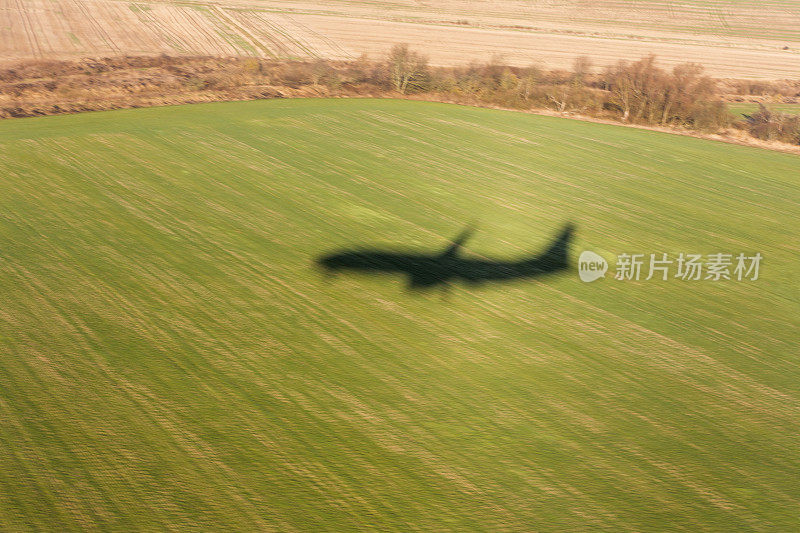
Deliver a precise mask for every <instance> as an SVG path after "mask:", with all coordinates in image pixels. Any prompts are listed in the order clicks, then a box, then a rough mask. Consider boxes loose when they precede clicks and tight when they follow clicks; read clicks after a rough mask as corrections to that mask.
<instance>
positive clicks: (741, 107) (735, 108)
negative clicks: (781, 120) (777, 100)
mask: <svg viewBox="0 0 800 533" xmlns="http://www.w3.org/2000/svg"><path fill="white" fill-rule="evenodd" d="M766 105H767V107H768V108H769V109H771V110H773V111H777V112H780V113H789V114H791V115H797V114H800V104H771V103H770V104H766ZM728 109H730V111H731V113H733V114H734V115H747V114H750V113H755V112H756V111H758V104H754V103H749V102H745V103H733V104H728Z"/></svg>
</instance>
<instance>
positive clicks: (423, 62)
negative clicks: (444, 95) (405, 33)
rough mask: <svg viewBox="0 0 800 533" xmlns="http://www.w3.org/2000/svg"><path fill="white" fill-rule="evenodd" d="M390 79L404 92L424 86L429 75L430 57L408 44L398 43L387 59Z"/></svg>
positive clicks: (395, 86) (396, 87)
mask: <svg viewBox="0 0 800 533" xmlns="http://www.w3.org/2000/svg"><path fill="white" fill-rule="evenodd" d="M387 67H388V69H389V79H390V81H391V83H392V85H393V86H394V88H395V89H397V90H398V91H400V92H401V93H403V94H406V93H407V92H409V91H412V90H417V89H421V88H423V84H424V81H425V79H426V78H427V76H428V58H426V57H425V56H423V55H420V54H418V53H417V52H413V51H411V50H409V48H408V45H407V44H396V45H394V46H393V47H392V50H391V51H390V52H389V58H388V60H387Z"/></svg>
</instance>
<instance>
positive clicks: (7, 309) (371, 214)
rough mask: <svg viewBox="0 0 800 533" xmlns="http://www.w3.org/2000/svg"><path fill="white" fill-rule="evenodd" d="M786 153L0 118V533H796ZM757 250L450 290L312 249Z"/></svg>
mask: <svg viewBox="0 0 800 533" xmlns="http://www.w3.org/2000/svg"><path fill="white" fill-rule="evenodd" d="M799 219H800V157H797V156H794V155H790V154H783V153H777V152H770V151H765V150H759V149H755V148H749V147H743V146H736V145H729V144H722V143H717V142H712V141H706V140H700V139H695V138H690V137H683V136H675V135H668V134H664V133H658V132H652V131H644V130H638V129H629V128H625V127H619V126H609V125H602V124H592V123H584V122H578V121H572V120H567V119H561V118H554V117H542V116H533V115H528V114H522V113H513V112H505V111H495V110H487V109H477V108H468V107H458V106H451V105H444V104H434V103H422V102H408V101H392V100H291V101H287V100H272V101H259V102H243V103H221V104H208V105H196V106H183V107H166V108H152V109H139V110H125V111H114V112H108V113H89V114H82V115H74V116H56V117H44V118H34V119H15V120H7V121H3V122H2V123H0V295H2V306H0V355H1V356H2V363H1V364H0V530H3V531H14V530H35V529H49V530H59V531H62V530H78V529H82V528H87V527H88V528H89V529H103V530H117V531H131V530H136V529H146V530H151V531H153V530H163V529H167V528H174V529H188V528H191V527H195V528H198V529H199V530H206V531H208V530H221V531H229V530H248V531H253V530H261V531H268V530H276V531H352V530H354V529H359V528H363V529H368V530H403V531H408V530H422V531H446V530H451V531H464V530H476V531H587V530H602V531H613V532H621V531H691V532H696V531H720V532H730V531H767V530H769V531H787V532H788V531H796V530H798V529H800V515H799V514H798V507H799V506H800V481H798V480H800V350H799V349H798V348H800V342H798V341H799V340H800V261H799V259H800V231H798V230H800V227H799V226H800V224H799V223H798V220H799ZM472 221H476V223H477V227H478V231H477V233H476V235H475V237H474V238H473V239H472V240H471V241H470V242H468V243H467V246H466V248H467V252H468V253H472V254H477V255H485V256H490V255H491V256H497V257H508V258H512V257H517V256H520V255H522V254H525V253H528V252H533V251H537V250H539V249H541V248H542V247H543V246H544V245H545V243H546V242H547V241H548V240H549V239H550V238H551V237H552V236H553V235H554V234H555V232H556V231H557V230H558V228H560V227H561V225H562V224H563V223H565V222H567V221H572V222H574V223H575V224H576V225H577V233H576V243H575V247H574V250H573V251H574V253H575V255H576V256H577V253H579V252H580V251H581V250H584V249H590V250H594V251H596V252H598V253H601V254H603V255H605V256H607V257H609V258H611V259H613V258H614V257H615V255H616V254H619V253H624V252H628V253H630V252H636V253H647V254H649V253H656V252H668V253H670V254H677V253H679V252H686V253H701V254H711V253H717V252H726V253H739V252H745V253H748V254H752V253H755V252H760V253H761V254H762V255H763V256H764V262H763V264H762V267H761V272H760V279H758V280H756V281H741V282H739V281H720V282H712V281H702V280H701V281H697V282H689V281H681V280H677V279H670V280H668V281H660V280H650V281H643V280H642V281H638V282H636V281H616V280H614V279H612V277H611V273H609V276H608V277H607V278H606V279H604V280H599V281H597V282H594V283H582V282H581V281H580V280H579V279H578V278H577V274H576V272H570V273H569V274H568V275H564V276H556V277H551V278H538V279H535V280H527V281H522V280H520V281H515V282H512V283H507V284H498V285H491V284H487V285H485V286H481V287H466V286H460V285H459V286H456V287H454V289H453V290H452V291H451V293H450V294H449V295H443V294H441V293H440V292H438V291H434V292H427V293H426V292H422V293H415V292H409V291H408V290H406V289H405V287H404V281H403V280H402V279H401V278H397V277H392V276H379V277H371V276H370V277H365V276H352V275H342V276H339V277H337V278H334V279H325V278H324V277H323V276H322V275H321V274H320V273H319V272H318V271H317V270H316V269H315V268H313V266H312V264H313V261H314V258H315V257H317V256H318V255H319V254H322V253H325V252H329V251H332V250H336V249H339V248H343V247H350V246H357V245H377V246H387V247H393V246H397V247H408V248H413V249H419V250H422V251H433V250H437V249H440V248H442V247H444V246H445V244H446V242H447V239H449V238H450V237H452V236H453V235H455V234H456V233H458V232H459V231H460V230H461V229H462V228H463V227H464V226H466V225H467V224H468V223H470V222H472Z"/></svg>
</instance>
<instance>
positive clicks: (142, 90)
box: [0, 45, 800, 144]
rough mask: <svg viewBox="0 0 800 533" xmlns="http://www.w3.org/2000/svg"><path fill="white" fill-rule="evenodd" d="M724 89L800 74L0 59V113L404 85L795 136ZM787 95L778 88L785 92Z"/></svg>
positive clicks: (421, 91) (416, 61)
mask: <svg viewBox="0 0 800 533" xmlns="http://www.w3.org/2000/svg"><path fill="white" fill-rule="evenodd" d="M721 83H722V84H725V87H724V88H723V89H724V90H725V91H728V92H730V91H731V90H734V91H737V92H738V93H739V94H742V95H744V94H752V93H753V92H754V91H759V90H760V91H762V92H763V91H766V90H772V91H775V92H776V94H782V95H784V96H787V95H795V96H800V83H795V82H789V81H786V82H784V83H782V84H778V83H777V82H772V83H771V82H758V83H756V82H752V83H751V82H746V81H743V80H714V79H712V78H710V77H709V76H707V75H705V74H704V73H703V67H702V66H701V65H697V64H693V63H686V64H682V65H677V66H675V67H673V68H672V69H669V70H667V69H664V68H662V67H660V66H659V65H658V64H657V62H656V58H655V57H654V56H648V57H644V58H642V59H639V60H637V61H618V62H617V63H615V64H613V65H611V66H608V67H605V68H603V69H594V68H593V65H592V63H591V61H590V60H589V59H588V58H586V57H579V58H577V59H575V61H574V62H573V64H572V65H571V68H570V69H565V70H545V69H542V68H539V67H536V66H530V67H514V66H509V65H506V64H504V63H503V62H502V61H501V60H500V59H493V60H491V61H489V62H487V63H481V64H478V63H475V64H470V65H465V66H458V67H434V66H431V65H429V63H428V61H427V59H426V58H425V57H424V56H423V55H422V54H420V53H418V52H416V51H414V50H412V49H411V48H410V47H409V46H407V45H396V46H394V47H393V48H392V49H391V51H390V52H389V53H388V54H387V55H386V56H385V58H384V59H383V60H379V61H374V60H371V59H370V58H368V57H367V56H362V57H360V58H358V59H356V60H352V61H327V60H313V61H288V60H286V61H284V60H268V59H258V58H213V57H170V56H163V55H162V56H156V57H117V58H103V59H93V60H77V61H44V60H38V61H23V62H19V63H16V64H11V65H9V66H7V67H5V68H0V118H2V117H17V116H33V115H43V114H56V113H69V112H79V111H87V110H96V109H116V108H121V107H140V106H149V105H163V104H178V103H191V102H204V101H213V100H233V99H260V98H280V97H317V96H321V97H325V96H347V97H365V96H371V97H385V96H406V97H413V98H423V99H432V100H440V101H447V102H454V103H462V104H471V105H488V106H495V107H503V108H510V109H523V110H542V109H549V110H552V111H555V112H559V113H565V114H568V113H569V114H578V115H584V116H590V117H598V118H603V119H611V120H616V121H620V122H624V123H631V124H643V125H653V126H664V127H677V128H683V129H687V130H693V131H699V132H719V131H722V130H727V129H731V128H738V129H740V130H743V131H745V132H747V133H749V134H750V135H752V136H754V137H756V138H759V139H765V140H777V141H781V142H789V143H793V144H800V120H799V119H798V118H797V116H796V115H788V114H783V113H777V112H774V111H771V110H770V109H768V108H766V107H764V108H762V109H760V110H759V111H757V112H755V113H753V114H752V115H749V116H747V117H739V118H737V117H735V116H734V115H732V114H731V113H730V112H729V111H728V109H727V106H726V104H725V103H724V102H723V101H722V100H721V98H720V96H719V94H720V84H721ZM787 97H788V96H787Z"/></svg>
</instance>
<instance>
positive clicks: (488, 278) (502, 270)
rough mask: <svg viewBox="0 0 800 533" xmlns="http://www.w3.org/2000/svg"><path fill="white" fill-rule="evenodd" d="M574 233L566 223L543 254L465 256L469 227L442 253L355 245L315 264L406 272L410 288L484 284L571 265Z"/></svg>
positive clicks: (330, 268) (329, 269)
mask: <svg viewBox="0 0 800 533" xmlns="http://www.w3.org/2000/svg"><path fill="white" fill-rule="evenodd" d="M573 232H574V226H573V225H572V224H571V223H570V224H566V225H565V226H564V228H563V229H562V230H561V232H560V233H559V234H558V235H557V236H556V237H555V238H554V239H553V241H551V243H550V245H549V246H548V247H547V249H545V250H544V251H543V252H542V253H539V254H536V255H532V256H530V257H527V258H522V259H520V260H517V261H505V260H491V259H483V258H470V257H464V256H463V255H461V248H462V245H463V244H464V242H465V241H466V240H467V239H468V238H469V236H470V235H471V234H472V230H471V229H467V230H465V231H464V232H463V233H462V234H461V235H459V236H458V237H457V238H456V239H455V240H454V241H453V243H452V244H451V245H450V246H448V247H447V248H446V249H445V250H444V251H443V252H441V253H433V254H424V253H413V252H402V251H388V250H378V249H369V248H355V249H350V250H342V251H339V252H334V253H330V254H326V255H323V256H320V257H319V258H317V260H316V263H317V265H318V266H319V267H321V268H322V269H323V270H324V271H325V272H326V273H328V274H334V273H337V272H343V271H352V272H363V273H380V272H383V273H397V274H401V275H405V276H406V277H407V279H408V287H409V288H410V289H426V288H431V287H435V286H446V285H448V284H450V283H452V282H464V283H467V284H483V283H487V282H499V281H509V280H515V279H521V278H535V277H539V276H543V275H548V274H556V273H559V272H563V271H565V270H567V269H568V268H569V247H570V243H571V240H572V234H573Z"/></svg>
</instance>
